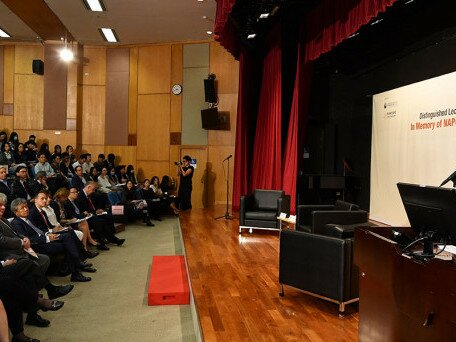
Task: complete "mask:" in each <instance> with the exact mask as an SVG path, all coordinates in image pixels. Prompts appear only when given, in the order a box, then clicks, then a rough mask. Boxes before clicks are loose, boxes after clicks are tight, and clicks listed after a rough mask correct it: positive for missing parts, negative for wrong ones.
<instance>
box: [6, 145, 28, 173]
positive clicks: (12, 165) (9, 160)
mask: <svg viewBox="0 0 456 342" xmlns="http://www.w3.org/2000/svg"><path fill="white" fill-rule="evenodd" d="M1 150H2V153H1V154H0V165H6V166H8V171H9V174H11V175H14V172H15V171H16V169H17V167H18V166H19V165H21V166H26V164H25V163H23V162H21V163H17V162H16V159H15V157H14V153H13V151H12V150H11V145H10V143H8V142H6V143H4V144H3V145H2V148H1Z"/></svg>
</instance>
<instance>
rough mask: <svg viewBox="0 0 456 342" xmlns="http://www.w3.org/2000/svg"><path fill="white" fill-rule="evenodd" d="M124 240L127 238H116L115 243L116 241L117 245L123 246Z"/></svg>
mask: <svg viewBox="0 0 456 342" xmlns="http://www.w3.org/2000/svg"><path fill="white" fill-rule="evenodd" d="M124 242H125V239H116V240H115V241H114V243H115V244H116V245H117V246H122V245H123V243H124Z"/></svg>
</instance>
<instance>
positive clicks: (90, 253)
mask: <svg viewBox="0 0 456 342" xmlns="http://www.w3.org/2000/svg"><path fill="white" fill-rule="evenodd" d="M98 254H100V253H98V252H91V251H85V253H84V255H85V257H86V258H89V259H93V258H95V257H96V256H97V255H98Z"/></svg>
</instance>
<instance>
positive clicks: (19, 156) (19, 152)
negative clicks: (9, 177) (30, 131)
mask: <svg viewBox="0 0 456 342" xmlns="http://www.w3.org/2000/svg"><path fill="white" fill-rule="evenodd" d="M14 163H15V164H17V165H19V164H24V165H27V154H26V153H25V146H24V144H23V143H19V144H17V148H16V149H15V150H14ZM13 174H14V173H13Z"/></svg>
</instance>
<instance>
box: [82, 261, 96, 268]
mask: <svg viewBox="0 0 456 342" xmlns="http://www.w3.org/2000/svg"><path fill="white" fill-rule="evenodd" d="M92 266H93V264H92V263H91V262H80V263H79V267H80V268H84V267H92Z"/></svg>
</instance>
